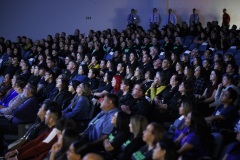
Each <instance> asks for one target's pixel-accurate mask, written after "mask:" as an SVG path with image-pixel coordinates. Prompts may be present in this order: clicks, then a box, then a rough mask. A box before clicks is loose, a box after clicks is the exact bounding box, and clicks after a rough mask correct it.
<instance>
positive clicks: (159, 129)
mask: <svg viewBox="0 0 240 160" xmlns="http://www.w3.org/2000/svg"><path fill="white" fill-rule="evenodd" d="M149 125H152V127H153V130H152V134H153V135H154V140H153V144H154V145H156V144H157V142H158V141H160V140H161V139H163V136H164V128H163V126H162V125H160V124H159V123H157V122H151V123H150V124H149Z"/></svg>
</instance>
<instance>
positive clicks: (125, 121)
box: [116, 111, 130, 131]
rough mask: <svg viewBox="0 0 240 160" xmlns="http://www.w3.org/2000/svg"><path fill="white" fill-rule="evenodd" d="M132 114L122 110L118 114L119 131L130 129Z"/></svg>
mask: <svg viewBox="0 0 240 160" xmlns="http://www.w3.org/2000/svg"><path fill="white" fill-rule="evenodd" d="M129 123H130V115H129V114H127V113H125V112H123V111H120V112H118V115H117V120H116V126H117V130H118V131H129V126H128V125H129Z"/></svg>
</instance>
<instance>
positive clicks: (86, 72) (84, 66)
mask: <svg viewBox="0 0 240 160" xmlns="http://www.w3.org/2000/svg"><path fill="white" fill-rule="evenodd" d="M80 66H81V67H82V70H83V73H84V74H85V75H86V74H88V71H89V70H88V66H87V65H86V64H81V65H80ZM80 66H79V67H80Z"/></svg>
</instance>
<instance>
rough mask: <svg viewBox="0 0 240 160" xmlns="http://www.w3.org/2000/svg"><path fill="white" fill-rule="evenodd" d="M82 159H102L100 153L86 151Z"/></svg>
mask: <svg viewBox="0 0 240 160" xmlns="http://www.w3.org/2000/svg"><path fill="white" fill-rule="evenodd" d="M83 160H104V159H103V157H102V156H101V155H100V154H97V153H88V154H86V155H85V156H84V157H83Z"/></svg>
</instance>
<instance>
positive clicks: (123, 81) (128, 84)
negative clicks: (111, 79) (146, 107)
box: [122, 78, 133, 91]
mask: <svg viewBox="0 0 240 160" xmlns="http://www.w3.org/2000/svg"><path fill="white" fill-rule="evenodd" d="M122 83H123V84H125V85H126V86H128V87H129V91H131V90H132V88H133V82H132V80H130V79H126V78H125V79H123V80H122Z"/></svg>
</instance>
